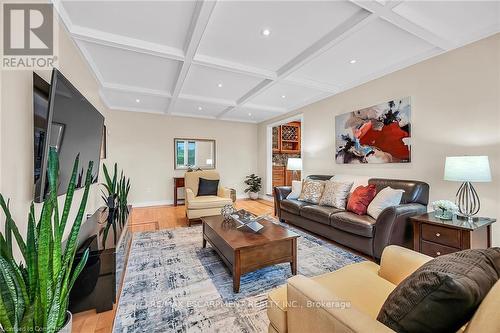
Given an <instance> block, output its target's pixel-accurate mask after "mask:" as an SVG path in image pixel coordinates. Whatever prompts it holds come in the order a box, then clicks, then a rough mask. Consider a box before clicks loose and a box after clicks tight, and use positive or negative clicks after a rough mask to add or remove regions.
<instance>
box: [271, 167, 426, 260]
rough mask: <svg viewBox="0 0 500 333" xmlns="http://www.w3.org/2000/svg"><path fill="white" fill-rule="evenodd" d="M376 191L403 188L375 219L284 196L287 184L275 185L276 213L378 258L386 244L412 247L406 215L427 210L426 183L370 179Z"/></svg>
mask: <svg viewBox="0 0 500 333" xmlns="http://www.w3.org/2000/svg"><path fill="white" fill-rule="evenodd" d="M331 177H333V176H330V175H313V176H309V177H308V179H314V180H329V179H330V178H331ZM368 183H369V184H374V185H375V186H376V187H377V192H378V191H380V190H382V189H383V188H385V187H387V186H390V187H392V188H394V189H402V190H404V191H405V192H404V194H403V197H402V199H401V203H400V204H399V205H398V206H393V207H389V208H386V209H385V210H384V211H383V212H382V213H381V214H380V215H379V217H378V218H377V219H376V220H375V219H374V218H372V217H371V216H369V215H356V214H355V213H352V212H348V211H346V210H341V209H337V208H334V207H329V206H319V205H315V204H311V203H308V202H303V201H299V200H289V199H286V197H287V195H288V194H289V193H290V192H291V187H289V186H277V187H275V188H274V204H275V211H276V215H277V216H278V217H279V219H280V221H282V222H287V223H290V224H292V225H296V226H298V227H301V228H303V229H305V230H308V231H311V232H313V233H315V234H318V235H320V236H323V237H325V238H328V239H331V240H333V241H335V242H337V243H339V244H342V245H345V246H347V247H349V248H352V249H354V250H357V251H359V252H361V253H364V254H367V255H369V256H372V257H373V258H375V259H380V256H381V255H382V251H383V250H384V248H385V247H386V246H388V245H400V246H404V247H406V248H410V249H413V228H412V225H411V222H410V220H409V218H410V217H411V216H415V215H420V214H423V213H425V212H427V204H428V201H429V185H428V184H427V183H424V182H420V181H413V180H397V179H382V178H371V179H369V180H368Z"/></svg>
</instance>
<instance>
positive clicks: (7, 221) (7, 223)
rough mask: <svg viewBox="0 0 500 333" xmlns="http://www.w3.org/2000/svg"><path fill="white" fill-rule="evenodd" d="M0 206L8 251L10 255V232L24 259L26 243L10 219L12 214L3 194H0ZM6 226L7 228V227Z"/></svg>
mask: <svg viewBox="0 0 500 333" xmlns="http://www.w3.org/2000/svg"><path fill="white" fill-rule="evenodd" d="M0 206H1V207H2V210H3V212H4V214H5V226H6V230H9V232H8V233H6V235H5V241H6V243H7V247H8V250H9V252H10V255H11V256H12V240H11V239H10V232H11V231H12V233H13V234H14V237H15V239H16V242H17V245H18V247H19V250H20V251H21V254H22V255H23V257H24V259H25V260H26V243H24V240H23V237H22V236H21V233H20V232H19V229H18V228H17V225H16V223H15V222H14V220H13V219H12V215H11V213H10V209H9V205H8V204H6V203H5V200H4V198H3V196H2V195H1V194H0ZM7 226H8V228H7Z"/></svg>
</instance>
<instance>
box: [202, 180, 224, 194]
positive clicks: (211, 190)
mask: <svg viewBox="0 0 500 333" xmlns="http://www.w3.org/2000/svg"><path fill="white" fill-rule="evenodd" d="M218 188H219V180H218V179H205V178H200V180H199V183H198V196H203V195H217V189H218Z"/></svg>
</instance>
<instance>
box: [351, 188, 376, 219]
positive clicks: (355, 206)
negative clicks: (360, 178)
mask: <svg viewBox="0 0 500 333" xmlns="http://www.w3.org/2000/svg"><path fill="white" fill-rule="evenodd" d="M376 194H377V187H376V186H375V185H373V184H372V185H367V186H358V187H356V189H355V190H354V191H353V192H352V193H351V196H350V197H349V200H348V201H347V210H348V211H350V212H353V213H356V214H358V215H365V214H366V210H367V208H368V205H369V204H370V202H371V201H372V200H373V198H375V195H376Z"/></svg>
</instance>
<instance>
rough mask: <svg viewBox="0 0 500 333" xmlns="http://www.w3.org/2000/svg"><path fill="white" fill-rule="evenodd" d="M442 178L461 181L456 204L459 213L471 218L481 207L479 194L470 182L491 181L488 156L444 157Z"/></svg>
mask: <svg viewBox="0 0 500 333" xmlns="http://www.w3.org/2000/svg"><path fill="white" fill-rule="evenodd" d="M444 180H448V181H454V182H462V185H460V188H459V189H458V191H457V194H456V204H457V206H458V210H459V211H460V214H461V215H463V216H464V217H467V219H468V220H472V216H474V215H476V214H477V213H478V212H479V209H480V208H481V204H480V201H479V196H478V195H477V192H476V189H475V188H474V187H473V186H472V184H471V183H484V182H490V181H491V171H490V163H489V160H488V156H449V157H446V163H445V167H444Z"/></svg>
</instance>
